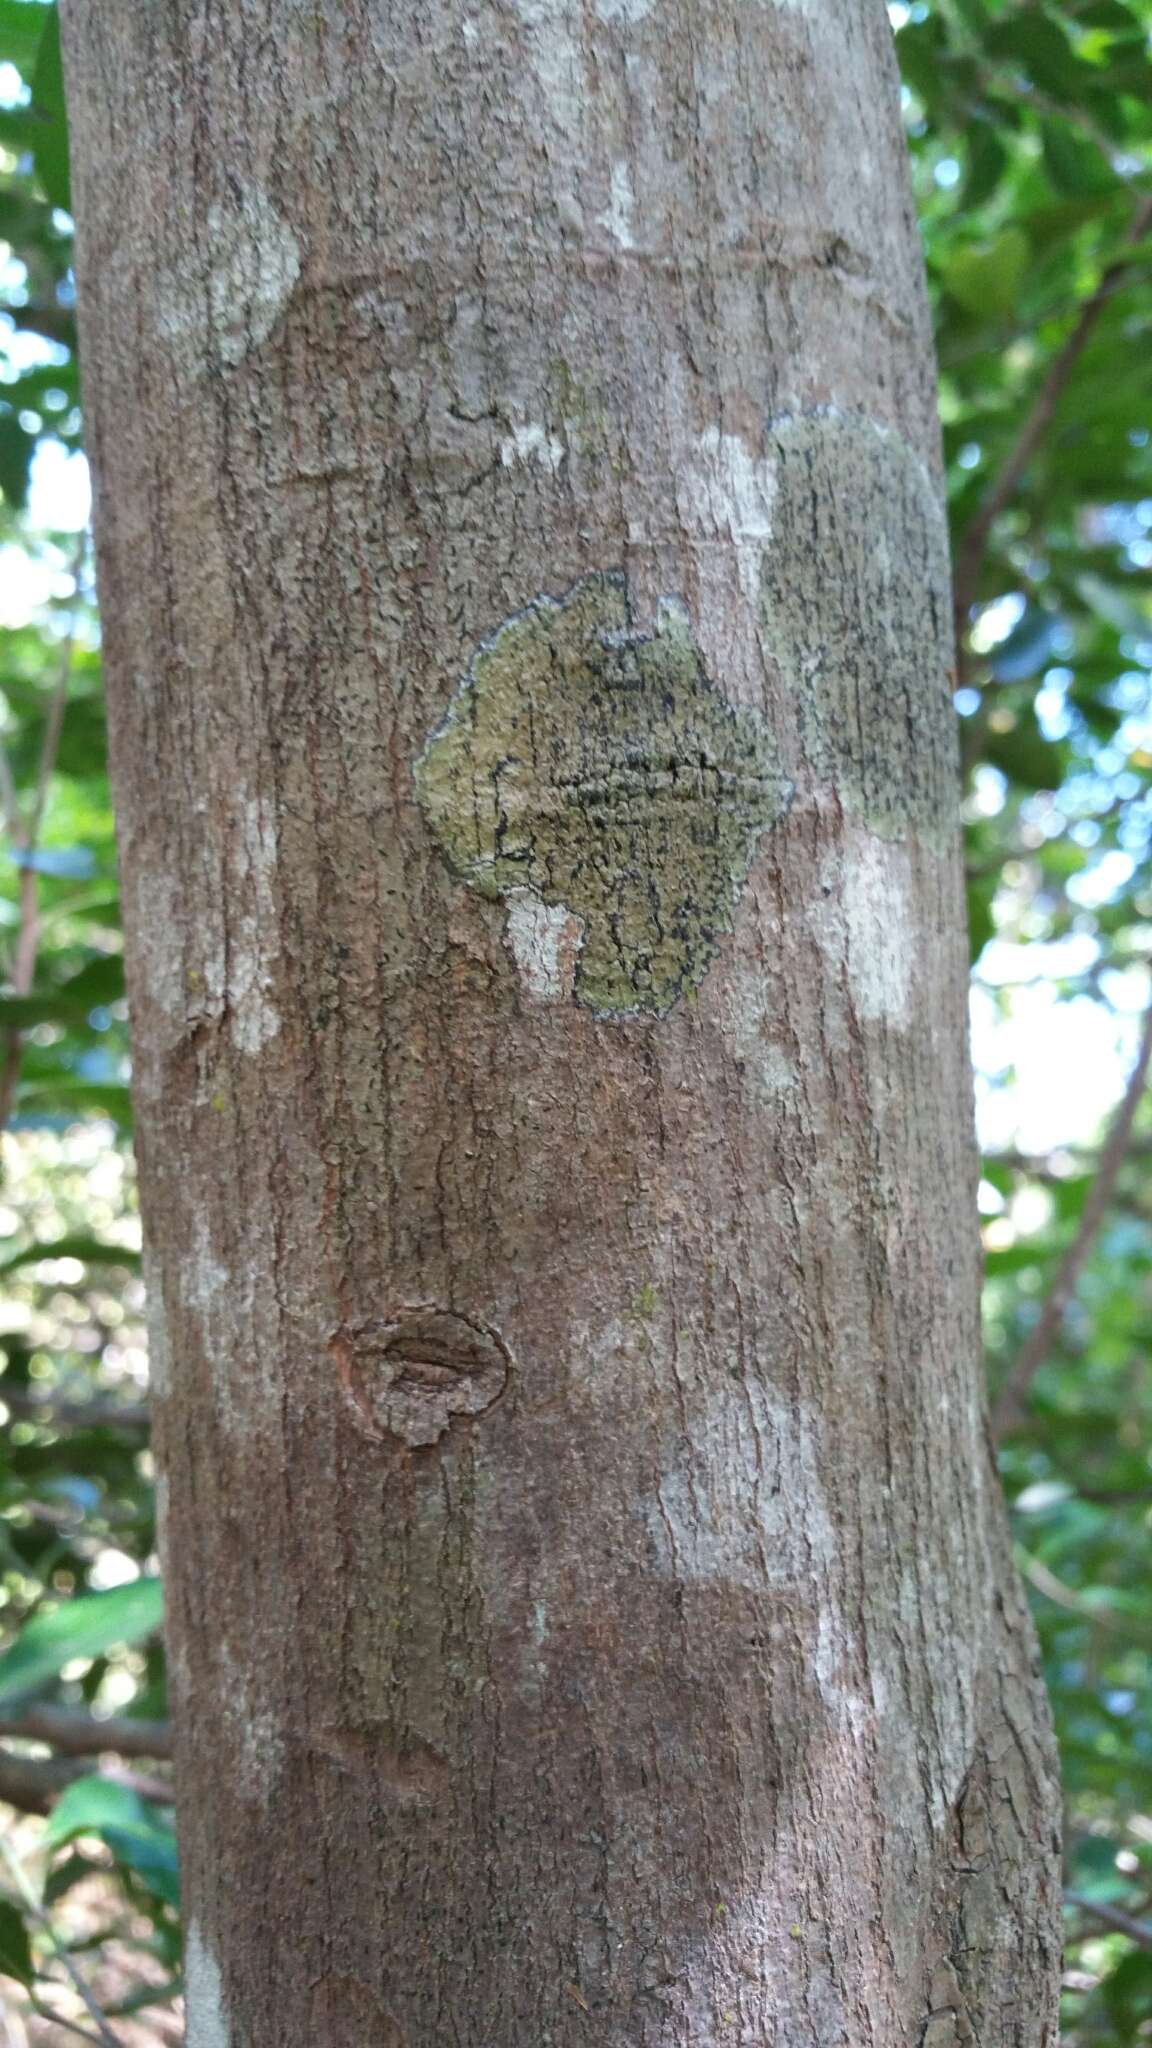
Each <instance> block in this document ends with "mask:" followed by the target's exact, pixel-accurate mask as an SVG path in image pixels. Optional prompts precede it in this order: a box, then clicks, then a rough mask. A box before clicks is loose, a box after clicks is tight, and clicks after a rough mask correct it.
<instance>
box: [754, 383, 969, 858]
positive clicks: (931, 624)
mask: <svg viewBox="0 0 1152 2048" xmlns="http://www.w3.org/2000/svg"><path fill="white" fill-rule="evenodd" d="M766 453H767V456H768V459H769V461H770V462H771V464H772V469H773V474H774V479H775V491H774V496H773V505H772V537H771V541H770V543H769V545H768V547H767V548H766V549H765V551H764V554H763V557H762V561H761V573H760V603H761V631H762V634H763V642H764V647H765V651H766V653H768V654H769V655H770V657H771V658H772V659H773V661H774V662H775V663H776V665H777V666H778V668H779V670H780V673H781V676H782V679H783V680H784V682H785V684H786V685H787V686H788V687H789V688H790V689H791V690H792V691H793V692H794V693H795V698H796V702H797V708H798V713H799V725H800V739H801V744H802V747H803V752H804V756H805V761H806V765H807V767H808V769H809V772H810V774H811V777H812V780H813V781H814V782H815V783H817V784H820V783H824V784H828V785H831V787H833V788H834V789H835V790H836V791H837V792H838V794H839V796H840V799H841V802H842V803H843V804H844V807H845V809H846V810H848V811H850V812H851V813H853V814H854V815H856V816H858V817H860V818H861V819H862V820H863V821H864V822H865V823H866V824H867V825H868V826H869V827H870V828H871V829H872V830H873V831H874V832H876V833H878V834H879V835H880V836H881V837H882V838H886V839H898V838H902V837H903V836H904V834H905V832H907V831H909V830H911V831H914V832H917V833H919V834H920V835H921V836H923V837H924V838H926V839H928V840H930V841H931V840H936V839H949V838H950V837H951V834H952V833H953V832H954V831H955V820H956V813H957V806H958V801H959V775H958V770H957V765H956V741H955V717H954V714H953V710H952V681H951V669H952V614H951V593H950V587H949V566H948V536H947V530H946V527H945V523H944V516H943V511H942V509H941V503H940V499H939V495H938V493H937V490H936V488H935V486H934V485H933V483H932V481H931V479H930V477H929V476H928V474H927V472H926V471H925V469H924V467H923V465H922V463H920V461H919V460H918V459H917V457H916V456H915V454H914V453H913V451H912V450H911V449H910V448H909V447H908V446H907V445H906V443H905V442H903V441H902V440H901V439H900V437H899V436H898V435H897V434H895V433H893V432H892V431H891V430H890V429H887V428H884V427H881V426H879V425H878V424H877V423H876V422H875V421H873V420H870V419H866V418H863V417H859V416H854V415H852V414H848V413H841V412H837V411H835V410H834V409H833V408H831V407H823V408H819V409H816V410H814V411H812V412H810V413H802V414H795V415H790V416H787V417H783V418H779V419H776V420H773V421H772V422H770V424H769V428H768V434H767V439H766Z"/></svg>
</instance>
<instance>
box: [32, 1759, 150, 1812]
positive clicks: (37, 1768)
mask: <svg viewBox="0 0 1152 2048" xmlns="http://www.w3.org/2000/svg"><path fill="white" fill-rule="evenodd" d="M90 1777H101V1778H107V1779H108V1780H109V1781H110V1782H111V1783H112V1784H115V1785H125V1786H127V1788H128V1790H129V1791H130V1792H136V1793H138V1794H139V1796H140V1798H141V1799H147V1800H149V1801H150V1802H151V1804H152V1805H153V1806H172V1805H174V1803H175V1796H176V1795H175V1792H174V1790H173V1787H172V1786H171V1785H170V1784H168V1783H167V1781H166V1780H165V1779H163V1778H150V1777H147V1776H145V1775H144V1773H143V1772H140V1771H129V1770H123V1769H120V1768H118V1767H117V1766H116V1765H114V1764H112V1765H108V1766H107V1767H106V1768H105V1769H104V1770H102V1771H96V1772H94V1771H93V1770H92V1767H91V1764H89V1763H88V1762H86V1761H85V1760H84V1759H83V1758H82V1757H78V1756H17V1755H16V1753H15V1751H13V1750H10V1749H3V1748H0V1802H2V1803H3V1804H4V1805H5V1806H12V1807H15V1809H16V1811H17V1813H39V1814H45V1813H51V1811H52V1808H53V1807H54V1806H55V1804H56V1801H57V1800H58V1799H59V1797H60V1794H61V1793H62V1792H64V1791H66V1790H67V1788H68V1786H69V1785H71V1784H72V1782H73V1780H74V1779H76V1778H90Z"/></svg>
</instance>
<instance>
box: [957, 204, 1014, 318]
mask: <svg viewBox="0 0 1152 2048" xmlns="http://www.w3.org/2000/svg"><path fill="white" fill-rule="evenodd" d="M1027 268H1028V237H1027V236H1026V235H1025V234H1024V232H1023V230H1022V229H1021V228H1018V227H1009V228H1005V229H1004V230H1003V232H1002V233H1001V234H999V235H996V236H994V237H993V239H992V240H991V241H989V242H978V243H973V244H971V245H970V246H969V247H968V248H966V249H959V250H957V251H956V253H955V254H954V255H953V257H952V259H951V262H950V263H949V265H948V268H947V271H946V272H945V283H946V284H947V287H948V290H949V291H950V292H951V294H952V296H953V298H954V299H957V300H958V301H959V303H960V304H961V305H962V306H963V307H964V308H965V310H966V311H967V312H969V313H976V314H980V315H982V316H983V317H985V318H986V319H990V320H994V319H999V318H1002V317H1003V316H1004V315H1005V314H1007V313H1010V312H1012V310H1013V309H1014V307H1015V304H1016V298H1017V294H1018V292H1019V289H1020V285H1021V282H1022V280H1023V278H1024V275H1025V272H1026V271H1027Z"/></svg>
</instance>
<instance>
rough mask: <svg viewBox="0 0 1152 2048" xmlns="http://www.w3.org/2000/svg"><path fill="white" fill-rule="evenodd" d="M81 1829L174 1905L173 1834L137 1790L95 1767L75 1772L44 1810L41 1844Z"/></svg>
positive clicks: (53, 1843) (70, 1837)
mask: <svg viewBox="0 0 1152 2048" xmlns="http://www.w3.org/2000/svg"><path fill="white" fill-rule="evenodd" d="M81 1835H97V1836H98V1837H99V1838H100V1840H101V1841H102V1842H106V1843H107V1845H108V1847H109V1848H110V1849H111V1851H112V1854H113V1855H114V1856H115V1857H116V1859H117V1861H118V1862H119V1863H123V1864H125V1865H126V1866H127V1868H128V1869H129V1870H132V1871H134V1872H135V1873H136V1876H137V1877H139V1878H140V1879H141V1880H142V1882H143V1883H144V1884H145V1885H146V1886H147V1887H148V1889H149V1891H151V1892H153V1893H154V1894H155V1895H156V1897H157V1898H160V1899H163V1900H164V1901H165V1903H166V1904H167V1905H170V1906H178V1905H179V1903H180V1879H179V1866H178V1862H177V1853H176V1837H175V1835H174V1833H173V1831H172V1828H171V1827H170V1826H169V1825H168V1823H167V1822H166V1821H164V1820H162V1819H161V1818H160V1816H159V1814H158V1813H157V1812H156V1809H155V1808H154V1807H151V1806H148V1805H146V1804H145V1802H144V1800H143V1799H141V1797H140V1795H139V1793H138V1792H133V1791H131V1790H130V1788H129V1787H128V1786H127V1785H120V1784H117V1783H116V1781H115V1780H114V1779H111V1778H105V1777H102V1776H101V1775H100V1774H99V1773H96V1772H94V1773H93V1774H92V1776H91V1777H87V1778H76V1779H75V1780H74V1781H73V1783H72V1784H71V1785H69V1786H68V1787H67V1788H66V1789H65V1791H64V1792H62V1793H61V1795H60V1798H59V1799H58V1800H57V1801H56V1804H55V1806H54V1807H53V1809H52V1812H51V1814H50V1815H49V1818H48V1824H47V1826H46V1828H45V1830H44V1837H43V1839H44V1846H45V1848H47V1849H62V1848H63V1847H64V1846H65V1844H66V1843H68V1842H74V1841H75V1840H76V1839H77V1837H78V1836H81Z"/></svg>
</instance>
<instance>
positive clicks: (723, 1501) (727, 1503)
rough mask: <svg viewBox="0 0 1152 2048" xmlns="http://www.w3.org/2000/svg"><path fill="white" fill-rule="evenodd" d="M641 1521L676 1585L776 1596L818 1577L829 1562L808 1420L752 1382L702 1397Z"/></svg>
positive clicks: (831, 1549) (827, 1528) (828, 1525)
mask: <svg viewBox="0 0 1152 2048" xmlns="http://www.w3.org/2000/svg"><path fill="white" fill-rule="evenodd" d="M697 1451H699V1454H700V1455H702V1456H703V1458H704V1459H705V1461H706V1467H707V1472H708V1475H709V1476H708V1480H707V1483H706V1484H705V1485H703V1486H701V1485H698V1484H697V1483H696V1480H695V1477H694V1472H693V1459H694V1457H695V1456H696V1455H697ZM798 1502H799V1503H802V1504H803V1505H802V1508H801V1509H800V1511H799V1512H798V1511H797V1503H798ZM644 1514H645V1520H646V1523H647V1526H648V1530H649V1534H650V1537H651V1540H652V1544H653V1548H654V1551H655V1554H656V1558H657V1561H658V1563H659V1565H660V1566H661V1567H662V1568H663V1569H664V1570H666V1571H668V1572H669V1573H670V1574H671V1575H672V1576H673V1577H675V1578H677V1579H688V1580H696V1581H702V1582H705V1583H707V1582H724V1583H726V1584H730V1585H740V1586H747V1587H750V1588H752V1589H753V1590H757V1591H759V1590H761V1589H762V1588H763V1587H765V1586H774V1587H781V1588H782V1587H786V1586H794V1585H796V1584H798V1583H800V1582H802V1581H805V1580H811V1579H812V1578H813V1577H814V1576H822V1575H824V1574H825V1573H826V1572H827V1570H828V1569H829V1567H830V1566H831V1563H832V1561H833V1558H834V1555H835V1537H834V1533H833V1528H832V1520H831V1516H830V1515H829V1512H828V1503H827V1497H826V1494H825V1491H824V1485H823V1481H822V1479H821V1476H820V1470H819V1459H818V1454H817V1433H816V1428H815V1425H814V1422H813V1420H812V1417H811V1416H810V1415H809V1414H808V1412H807V1410H806V1409H805V1408H804V1407H803V1405H802V1404H800V1403H797V1404H796V1405H794V1406H793V1405H789V1404H787V1403H785V1402H784V1401H782V1400H780V1399H779V1398H778V1397H777V1396H776V1395H775V1394H773V1393H772V1392H771V1391H770V1389H768V1388H767V1387H765V1386H764V1385H763V1384H762V1383H761V1382H759V1381H757V1380H755V1379H754V1378H752V1377H749V1379H748V1380H747V1382H746V1383H742V1384H740V1385H739V1386H738V1385H736V1384H735V1383H733V1384H732V1385H731V1386H730V1387H728V1386H721V1387H718V1388H717V1389H716V1390H715V1392H714V1393H713V1394H711V1395H710V1396H709V1398H708V1401H707V1407H706V1412H705V1414H703V1415H702V1416H701V1417H700V1418H699V1420H698V1421H696V1422H695V1423H694V1424H693V1429H692V1437H691V1440H690V1442H687V1443H686V1442H684V1441H683V1440H681V1441H679V1442H678V1443H677V1446H676V1449H675V1452H674V1454H673V1455H672V1456H671V1457H670V1458H669V1459H668V1461H667V1462H666V1464H665V1466H664V1468H663V1470H662V1472H661V1476H660V1486H659V1492H658V1494H657V1496H656V1497H655V1498H653V1499H651V1500H649V1501H648V1502H647V1503H646V1504H645V1508H644Z"/></svg>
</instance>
